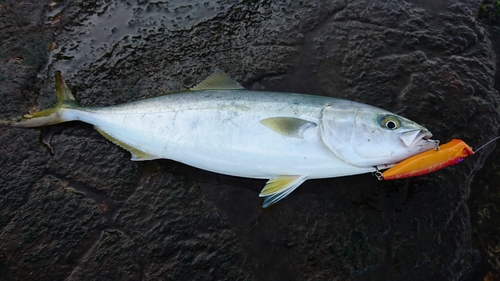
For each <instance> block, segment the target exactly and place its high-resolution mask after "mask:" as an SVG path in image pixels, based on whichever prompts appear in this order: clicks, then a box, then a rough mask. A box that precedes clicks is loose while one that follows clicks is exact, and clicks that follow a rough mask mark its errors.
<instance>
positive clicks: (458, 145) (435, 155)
mask: <svg viewBox="0 0 500 281" xmlns="http://www.w3.org/2000/svg"><path fill="white" fill-rule="evenodd" d="M472 154H474V151H473V150H472V148H470V147H469V146H468V145H467V144H466V143H465V142H463V141H462V140H459V139H452V140H451V141H450V142H448V143H445V144H443V145H440V146H439V149H438V150H429V151H426V152H422V153H420V154H417V155H415V156H413V157H410V158H408V159H405V160H403V161H401V162H399V163H398V164H396V165H395V166H393V167H392V168H390V169H388V170H386V171H384V172H383V173H382V179H384V180H395V179H404V178H409V177H414V176H421V175H425V174H429V173H432V172H435V171H437V170H440V169H442V168H445V167H448V166H451V165H455V164H457V163H460V162H461V161H462V160H463V159H464V158H465V157H467V156H469V155H472Z"/></svg>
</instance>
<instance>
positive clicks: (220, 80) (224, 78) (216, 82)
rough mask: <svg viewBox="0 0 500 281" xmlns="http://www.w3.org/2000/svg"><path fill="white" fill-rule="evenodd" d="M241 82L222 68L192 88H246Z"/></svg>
mask: <svg viewBox="0 0 500 281" xmlns="http://www.w3.org/2000/svg"><path fill="white" fill-rule="evenodd" d="M244 89H245V88H243V86H241V85H240V83H238V82H236V81H234V79H233V78H231V77H229V75H227V74H226V73H225V72H224V71H222V70H219V69H217V70H215V72H214V74H212V75H210V76H208V77H207V78H206V79H205V80H203V81H201V83H200V84H198V85H196V86H193V87H191V88H190V90H244Z"/></svg>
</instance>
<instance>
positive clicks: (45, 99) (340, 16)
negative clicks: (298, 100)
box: [0, 1, 500, 280]
mask: <svg viewBox="0 0 500 281" xmlns="http://www.w3.org/2000/svg"><path fill="white" fill-rule="evenodd" d="M479 8H480V7H479V3H477V2H476V1H443V2H439V3H438V2H434V1H416V2H414V3H409V2H404V1H403V2H401V1H397V2H393V1H370V2H365V1H307V2H306V1H303V2H302V1H298V2H294V1H290V2H280V3H275V2H272V1H254V2H250V1H246V2H243V3H241V2H240V1H223V2H216V1H190V2H185V1H178V3H176V2H173V1H169V2H165V3H163V2H147V1H123V2H117V3H113V2H108V1H97V2H88V1H58V2H51V3H49V2H45V1H30V2H24V1H0V14H1V15H2V16H1V17H0V45H1V46H2V49H3V50H4V51H3V52H0V81H1V82H2V83H0V101H1V102H0V117H7V116H16V115H21V114H24V113H26V112H28V111H36V110H38V109H40V108H48V107H50V106H51V105H53V103H54V99H55V93H54V89H53V72H54V70H56V69H58V70H61V71H63V74H64V76H65V78H66V80H67V83H68V84H69V86H70V88H71V89H72V90H73V92H74V94H75V96H76V97H77V99H78V100H79V101H80V103H81V104H82V105H84V106H105V105H110V104H117V103H122V102H128V101H133V100H137V99H140V98H144V97H148V96H153V95H156V94H161V93H165V92H169V91H176V90H179V89H182V88H183V87H185V86H191V85H193V84H195V83H197V82H199V81H200V80H202V79H203V78H204V77H206V76H208V75H209V74H210V73H211V72H212V71H213V70H214V69H215V68H220V69H223V70H225V71H227V72H228V73H229V74H230V75H231V76H233V77H234V78H235V79H236V80H238V81H240V82H241V83H242V84H243V85H244V86H246V87H247V88H249V89H256V90H260V89H266V90H276V91H290V92H301V93H310V94H320V95H329V96H334V97H339V98H347V99H351V100H356V101H361V102H365V103H369V104H372V105H375V106H379V107H382V108H385V109H388V110H391V111H393V112H395V113H398V114H402V115H404V116H405V117H408V118H410V119H412V120H414V121H416V122H418V123H420V124H423V125H425V126H426V127H428V128H429V129H430V130H431V131H432V132H433V133H434V135H435V138H437V139H441V140H442V141H443V142H446V141H448V140H449V139H451V138H453V137H457V138H461V139H463V140H465V141H466V142H467V143H468V144H470V145H471V146H472V147H478V146H479V145H480V144H483V143H485V142H486V141H487V140H489V139H491V138H492V137H494V136H496V135H497V132H498V121H499V119H500V118H499V112H498V103H499V99H498V92H497V91H496V90H495V88H494V79H495V71H496V62H495V54H494V51H493V46H492V45H491V43H490V40H489V39H488V37H487V34H486V31H485V29H484V27H483V24H482V23H481V22H479V21H478V20H477V14H478V11H479ZM53 130H55V131H56V133H55V134H54V136H53V138H52V142H51V146H52V149H53V153H51V152H50V150H49V149H47V148H46V147H44V146H43V145H42V144H40V141H39V139H40V130H37V129H28V130H22V129H12V128H8V129H6V128H2V129H1V130H0V139H1V141H2V145H1V146H0V152H1V153H0V280H35V279H36V280H62V279H68V280H94V279H103V280H138V279H146V280H156V279H160V280H348V279H354V280H403V279H404V280H460V279H461V278H463V277H464V276H467V273H470V272H475V273H474V274H475V275H474V274H470V275H469V277H466V278H473V276H476V277H479V278H480V279H482V278H483V277H484V276H485V275H486V274H490V275H489V276H494V274H495V273H494V272H495V270H497V271H498V270H499V267H498V260H495V259H488V258H485V257H487V256H488V255H494V254H495V253H498V252H496V251H497V249H498V240H497V242H496V243H497V244H494V243H492V242H491V241H495V240H494V237H495V236H493V238H492V237H491V236H490V237H488V239H490V240H491V241H490V240H488V242H485V243H483V242H484V241H485V240H481V237H484V233H488V231H489V230H488V229H490V228H493V227H495V223H494V222H491V223H488V224H486V223H484V224H482V225H481V226H479V227H478V226H477V224H474V223H475V222H474V221H473V222H472V223H471V218H472V219H474V220H476V219H477V220H479V219H478V217H477V216H478V214H484V213H485V208H490V207H489V206H491V205H487V206H486V205H484V204H487V203H485V202H486V201H484V200H485V199H484V198H481V197H480V196H479V197H477V198H476V197H474V198H473V200H469V201H467V200H468V198H469V195H470V192H471V188H472V189H480V188H481V187H483V188H484V187H485V186H495V184H496V182H497V181H496V180H495V176H494V174H495V172H494V171H495V166H496V164H494V165H491V164H488V165H486V167H485V168H484V169H483V170H482V171H481V172H480V173H478V174H476V173H477V172H478V171H479V170H480V169H481V167H482V165H483V162H484V161H485V159H486V157H487V155H488V153H489V152H490V151H491V150H492V148H488V149H486V150H485V151H483V152H482V153H478V154H477V155H476V156H473V157H469V158H467V161H464V162H463V163H461V164H460V165H457V166H453V167H450V168H448V169H445V170H442V171H440V172H438V173H435V174H432V175H428V176H423V177H419V178H413V179H408V180H403V181H394V182H378V181H377V180H376V179H375V178H374V177H373V176H371V175H361V176H354V177H345V178H335V179H324V180H314V181H308V182H306V183H305V184H304V185H303V186H301V187H300V188H299V189H298V190H297V191H295V192H293V193H292V194H291V195H290V196H288V197H287V198H286V199H285V200H283V201H281V202H279V203H278V204H277V205H275V206H272V207H271V208H268V209H265V210H263V209H261V208H260V204H261V199H259V198H258V193H259V191H260V189H261V188H262V187H263V185H264V183H265V181H261V180H250V179H240V178H234V177H229V176H223V175H217V174H213V173H209V172H206V171H201V170H198V169H195V168H191V167H188V166H185V165H183V164H180V163H176V162H173V161H168V160H158V161H150V162H132V161H130V160H129V157H130V156H129V154H128V152H126V151H124V150H122V149H121V148H119V147H117V146H115V145H113V144H112V143H110V142H109V141H107V140H106V139H104V138H103V137H101V136H100V135H99V134H98V133H97V132H96V131H95V130H93V128H92V126H90V125H86V124H83V123H78V122H71V123H67V124H62V125H57V126H56V127H55V129H53ZM489 161H490V162H491V161H493V160H489ZM490 162H488V163H490ZM474 175H476V176H475V177H474ZM473 177H474V184H472V185H471V181H472V180H473ZM478 186H479V187H478ZM478 200H479V201H478ZM475 202H477V203H475ZM488 202H489V201H488ZM474 204H476V205H474ZM488 204H489V203H488ZM492 204H493V206H497V204H498V202H496V201H495V202H494V203H492ZM470 205H471V206H472V207H469V206H470ZM475 206H480V207H475ZM498 209H499V208H498V207H497V208H496V209H495V208H494V207H491V208H490V209H488V211H489V212H490V213H491V214H492V215H491V216H490V218H491V217H492V216H494V215H493V212H495V210H498ZM481 218H483V217H481ZM496 226H498V225H496ZM496 237H498V236H496ZM482 241H483V242H482ZM481 268H486V270H485V271H484V272H483V271H481V270H480V269H481ZM470 280H473V279H470Z"/></svg>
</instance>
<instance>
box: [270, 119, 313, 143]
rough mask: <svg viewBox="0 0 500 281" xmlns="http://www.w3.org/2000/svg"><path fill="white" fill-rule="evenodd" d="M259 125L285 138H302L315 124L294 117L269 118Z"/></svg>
mask: <svg viewBox="0 0 500 281" xmlns="http://www.w3.org/2000/svg"><path fill="white" fill-rule="evenodd" d="M260 123H261V124H262V125H264V126H266V127H268V128H269V129H271V130H273V131H275V132H276V133H278V134H280V135H283V136H285V137H291V138H302V137H303V136H304V132H305V131H306V130H307V129H309V128H314V127H316V126H317V125H316V123H314V122H311V121H307V120H304V119H300V118H295V117H271V118H266V119H263V120H261V121H260Z"/></svg>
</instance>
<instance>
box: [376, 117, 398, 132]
mask: <svg viewBox="0 0 500 281" xmlns="http://www.w3.org/2000/svg"><path fill="white" fill-rule="evenodd" d="M380 125H381V126H382V127H384V128H386V129H389V130H396V129H397V128H399V127H400V126H401V124H400V123H399V120H398V118H396V117H394V116H390V115H386V116H383V118H382V120H380Z"/></svg>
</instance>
